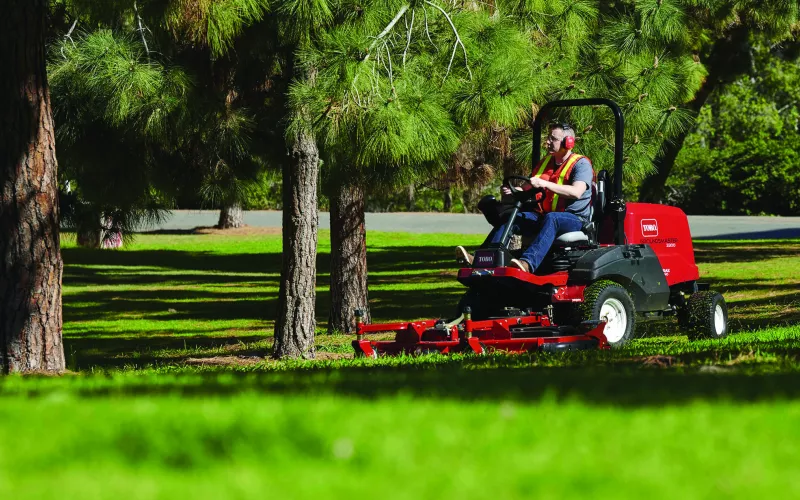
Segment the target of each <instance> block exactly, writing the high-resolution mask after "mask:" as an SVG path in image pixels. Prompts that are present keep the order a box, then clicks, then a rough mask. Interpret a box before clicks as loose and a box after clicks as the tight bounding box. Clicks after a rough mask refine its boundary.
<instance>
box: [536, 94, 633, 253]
mask: <svg viewBox="0 0 800 500" xmlns="http://www.w3.org/2000/svg"><path fill="white" fill-rule="evenodd" d="M577 106H608V107H609V108H610V109H611V112H612V113H614V186H613V191H612V197H611V200H610V201H609V203H610V204H611V206H612V208H613V210H614V211H616V212H617V213H618V216H617V218H616V226H617V227H616V231H614V239H615V242H616V243H617V244H618V245H624V244H625V233H624V219H625V202H624V200H623V199H622V146H623V140H624V138H625V118H624V117H623V116H622V110H620V109H619V106H618V105H617V103H615V102H614V101H612V100H611V99H605V98H602V97H592V98H588V99H564V100H560V101H550V102H548V103H547V104H545V105H544V106H542V108H541V109H540V110H539V112H538V113H537V114H536V119H535V120H534V122H533V166H536V164H537V163H539V160H540V159H541V157H542V156H541V155H542V151H541V149H542V124H543V123H545V121H546V120H547V118H548V116H549V113H550V111H551V110H553V109H555V108H572V107H577Z"/></svg>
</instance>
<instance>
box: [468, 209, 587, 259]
mask: <svg viewBox="0 0 800 500" xmlns="http://www.w3.org/2000/svg"><path fill="white" fill-rule="evenodd" d="M514 226H515V227H514V228H512V232H516V233H518V234H521V235H522V236H526V237H530V236H533V235H536V237H535V238H534V240H533V242H532V243H531V245H530V246H529V247H528V248H526V249H525V251H524V252H522V257H521V260H524V261H525V262H527V263H528V264H530V266H531V272H533V270H534V269H537V268H538V267H539V265H541V263H542V260H544V256H545V255H547V252H548V251H549V250H550V247H551V246H553V242H554V241H556V238H558V237H559V236H560V235H562V234H564V233H570V232H572V231H580V230H581V228H582V227H583V221H581V219H580V217H578V216H577V215H575V214H571V213H569V212H550V213H547V214H545V215H544V217H543V216H541V215H539V214H537V213H534V212H520V213H519V214H518V215H517V218H516V219H515V220H514ZM505 229H506V224H501V225H499V226H497V227H495V228H494V229H492V232H490V233H489V236H488V237H487V238H486V241H484V242H483V245H482V246H484V247H485V246H487V245H488V244H489V243H500V239H501V238H502V237H503V232H504V231H505ZM537 231H538V233H537Z"/></svg>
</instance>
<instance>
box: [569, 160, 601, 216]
mask: <svg viewBox="0 0 800 500" xmlns="http://www.w3.org/2000/svg"><path fill="white" fill-rule="evenodd" d="M593 180H594V172H593V171H592V164H591V163H590V162H589V160H587V159H586V158H581V159H580V160H578V161H577V163H575V166H574V167H573V168H572V172H570V173H569V179H568V180H567V182H569V184H574V183H575V182H576V181H582V182H585V183H586V186H588V188H587V189H586V191H584V192H583V194H582V195H581V197H580V198H578V199H576V200H572V202H571V203H568V204H567V206H566V208H565V209H564V211H565V212H569V213H573V214H575V215H577V216H578V217H580V218H581V219H583V220H584V221H588V220H589V215H590V214H591V210H590V205H591V204H592V181H593Z"/></svg>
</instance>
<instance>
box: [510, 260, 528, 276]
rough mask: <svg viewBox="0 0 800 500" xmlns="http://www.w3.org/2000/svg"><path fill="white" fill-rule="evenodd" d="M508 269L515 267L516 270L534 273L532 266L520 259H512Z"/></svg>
mask: <svg viewBox="0 0 800 500" xmlns="http://www.w3.org/2000/svg"><path fill="white" fill-rule="evenodd" d="M508 267H513V268H514V269H519V270H520V271H525V272H526V273H532V272H533V270H532V269H531V265H530V264H528V263H527V262H526V261H524V260H520V259H511V265H510V266H508Z"/></svg>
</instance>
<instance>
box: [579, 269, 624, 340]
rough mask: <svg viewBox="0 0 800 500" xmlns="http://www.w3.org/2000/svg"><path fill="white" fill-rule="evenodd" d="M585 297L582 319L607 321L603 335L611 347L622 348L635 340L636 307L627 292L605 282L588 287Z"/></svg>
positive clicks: (611, 283)
mask: <svg viewBox="0 0 800 500" xmlns="http://www.w3.org/2000/svg"><path fill="white" fill-rule="evenodd" d="M583 297H584V301H583V304H582V305H581V319H582V320H583V321H586V320H591V321H605V323H606V326H605V329H604V330H603V334H604V335H605V336H606V340H608V343H609V344H611V347H620V346H622V345H624V344H625V343H626V342H628V341H629V340H631V339H632V338H633V329H634V325H635V322H636V307H635V306H634V305H633V299H631V296H630V295H628V291H627V290H625V289H624V288H623V287H622V286H620V285H619V284H618V283H615V282H613V281H609V280H603V281H598V282H596V283H592V284H591V285H590V286H588V287H587V288H586V291H585V292H584V295H583Z"/></svg>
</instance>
